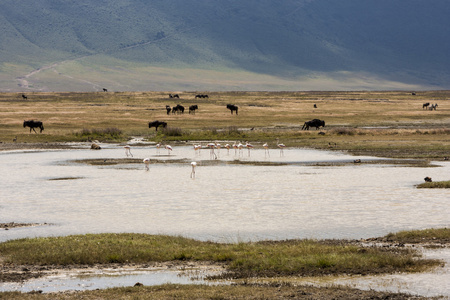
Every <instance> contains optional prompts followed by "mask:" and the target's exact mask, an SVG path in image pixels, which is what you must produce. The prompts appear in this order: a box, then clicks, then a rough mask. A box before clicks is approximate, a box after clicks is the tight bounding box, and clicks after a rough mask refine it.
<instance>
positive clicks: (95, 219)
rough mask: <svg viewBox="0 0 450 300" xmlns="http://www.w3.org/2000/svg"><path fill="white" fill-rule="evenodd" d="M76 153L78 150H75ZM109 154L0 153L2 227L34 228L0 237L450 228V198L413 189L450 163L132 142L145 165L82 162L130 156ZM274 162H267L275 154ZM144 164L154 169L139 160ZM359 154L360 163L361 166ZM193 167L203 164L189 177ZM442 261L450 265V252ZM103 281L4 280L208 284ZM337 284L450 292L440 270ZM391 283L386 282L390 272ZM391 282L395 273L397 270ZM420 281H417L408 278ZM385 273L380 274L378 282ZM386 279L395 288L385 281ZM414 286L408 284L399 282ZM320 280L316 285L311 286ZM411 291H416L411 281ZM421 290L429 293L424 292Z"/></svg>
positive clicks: (75, 284)
mask: <svg viewBox="0 0 450 300" xmlns="http://www.w3.org/2000/svg"><path fill="white" fill-rule="evenodd" d="M77 146H79V145H77ZM101 146H102V147H103V149H102V150H99V151H94V150H90V149H88V147H89V145H86V149H73V150H57V151H5V152H0V166H1V170H2V175H3V176H2V181H1V182H0V186H1V189H0V191H1V194H0V222H1V223H8V222H20V223H39V224H44V223H46V225H39V226H35V227H24V228H14V229H11V230H2V231H0V242H2V241H6V240H9V239H17V238H23V237H41V236H60V235H69V234H85V233H100V232H140V233H149V234H169V235H182V236H186V237H192V238H195V239H199V240H212V241H218V242H236V241H250V240H253V241H254V240H265V239H277V240H278V239H291V238H300V239H301V238H316V239H325V238H347V239H360V238H369V237H378V236H383V235H386V234H387V233H389V232H396V231H399V230H409V229H423V228H431V227H435V228H439V227H448V226H449V224H450V213H449V210H448V200H449V198H450V197H449V196H450V194H449V191H448V190H445V189H417V188H416V187H415V185H416V184H419V183H421V182H423V178H424V177H426V176H429V177H432V178H433V180H435V181H439V180H448V174H450V163H449V162H435V164H437V165H439V166H440V167H436V168H420V167H410V166H399V165H394V164H389V163H386V164H367V163H366V162H368V161H376V160H379V159H378V158H374V157H354V156H351V155H348V154H346V153H343V152H334V151H333V152H332V151H318V150H310V149H301V148H289V149H285V150H284V153H283V155H281V153H280V150H277V149H271V150H270V153H269V154H267V153H265V150H264V149H262V147H256V149H252V150H251V151H250V152H248V151H247V150H246V149H245V150H243V151H242V153H239V151H237V152H235V150H230V151H227V150H226V149H223V148H222V149H220V150H215V152H214V154H215V155H216V156H217V159H214V157H213V156H212V153H211V151H210V150H209V149H203V150H200V151H195V150H194V149H193V147H188V146H180V147H173V151H172V152H170V153H169V152H168V150H164V149H159V150H158V149H156V148H155V146H132V149H131V152H132V154H133V157H134V158H139V159H140V161H139V163H120V164H107V163H105V164H100V165H91V164H87V163H82V162H79V160H86V159H94V160H98V161H100V162H101V161H104V162H107V161H109V160H112V159H119V160H121V159H125V158H126V156H125V150H124V148H123V147H122V146H120V145H101ZM269 155H270V156H269ZM146 157H149V158H150V159H151V163H150V165H149V171H146V169H145V165H144V164H143V163H140V162H141V161H142V159H143V158H146ZM355 159H361V161H362V163H361V164H354V163H353V161H354V160H355ZM191 161H196V162H197V167H196V168H195V171H196V172H195V178H191V172H192V167H191ZM445 253H446V254H445V255H440V256H438V258H440V257H442V256H445V258H446V260H447V262H448V251H447V252H445ZM117 272H118V273H114V272H113V271H111V272H108V271H107V270H106V271H105V270H103V271H102V273H101V274H95V273H94V274H91V273H90V274H86V273H83V274H77V273H73V272H72V271H70V272H68V273H67V274H64V273H63V274H58V275H55V276H49V277H45V278H42V279H37V280H30V281H28V282H26V283H22V284H15V283H4V284H1V285H0V290H2V291H6V290H20V291H23V292H26V291H30V290H33V289H41V290H43V291H44V292H51V291H58V290H59V291H61V290H67V289H94V288H105V287H112V286H123V285H127V286H130V285H132V284H134V283H135V282H137V281H141V282H143V283H144V284H145V285H150V284H162V283H165V282H172V283H201V282H203V280H202V278H201V276H199V278H198V280H197V281H191V280H190V279H189V277H186V276H180V275H179V273H178V272H173V271H170V272H166V271H164V270H157V271H150V272H149V271H140V270H131V271H130V272H124V270H118V271H117ZM428 274H430V273H426V274H425V275H419V276H420V277H417V276H416V277H414V278H419V279H420V282H421V285H419V284H414V282H417V281H416V279H414V278H411V277H408V276H409V275H404V276H403V275H397V276H399V277H398V278H397V279H390V278H392V277H373V278H371V277H370V278H369V279H368V280H366V281H365V280H363V279H359V278H353V279H347V278H341V279H339V280H338V281H337V282H335V283H343V284H347V285H351V286H355V287H359V288H372V289H381V290H392V289H393V291H405V289H404V288H403V287H404V286H407V288H406V292H411V293H413V294H421V295H424V296H434V295H447V296H448V295H449V294H450V292H449V291H448V290H446V289H445V288H444V289H437V290H436V288H430V287H433V286H434V287H436V286H438V285H437V284H436V283H438V284H439V283H441V284H442V285H443V286H444V287H445V282H446V278H448V267H446V269H445V272H444V273H442V272H440V271H437V272H436V271H433V272H431V274H432V275H430V276H428ZM389 276H390V275H389ZM392 276H395V275H392ZM412 276H414V275H412ZM380 278H381V279H380ZM383 278H388V279H387V280H388V283H386V282H385V281H383ZM405 281H406V282H408V283H409V284H408V285H407V283H404V282H405ZM315 284H320V283H317V282H315ZM411 284H412V285H411ZM424 289H425V290H424Z"/></svg>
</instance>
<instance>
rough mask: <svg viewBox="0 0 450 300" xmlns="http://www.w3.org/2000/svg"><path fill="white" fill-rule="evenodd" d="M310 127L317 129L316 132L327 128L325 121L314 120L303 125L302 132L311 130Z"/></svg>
mask: <svg viewBox="0 0 450 300" xmlns="http://www.w3.org/2000/svg"><path fill="white" fill-rule="evenodd" d="M309 127H316V130H317V129H319V127H325V121H322V120H319V119H313V120H311V121H306V122H305V124H303V127H302V130H309Z"/></svg>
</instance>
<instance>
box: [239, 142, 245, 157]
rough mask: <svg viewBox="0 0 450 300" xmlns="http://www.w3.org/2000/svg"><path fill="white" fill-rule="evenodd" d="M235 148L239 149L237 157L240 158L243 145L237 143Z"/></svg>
mask: <svg viewBox="0 0 450 300" xmlns="http://www.w3.org/2000/svg"><path fill="white" fill-rule="evenodd" d="M237 147H238V149H239V156H241V153H242V148H244V145H243V144H242V143H241V142H239V144H238V145H237Z"/></svg>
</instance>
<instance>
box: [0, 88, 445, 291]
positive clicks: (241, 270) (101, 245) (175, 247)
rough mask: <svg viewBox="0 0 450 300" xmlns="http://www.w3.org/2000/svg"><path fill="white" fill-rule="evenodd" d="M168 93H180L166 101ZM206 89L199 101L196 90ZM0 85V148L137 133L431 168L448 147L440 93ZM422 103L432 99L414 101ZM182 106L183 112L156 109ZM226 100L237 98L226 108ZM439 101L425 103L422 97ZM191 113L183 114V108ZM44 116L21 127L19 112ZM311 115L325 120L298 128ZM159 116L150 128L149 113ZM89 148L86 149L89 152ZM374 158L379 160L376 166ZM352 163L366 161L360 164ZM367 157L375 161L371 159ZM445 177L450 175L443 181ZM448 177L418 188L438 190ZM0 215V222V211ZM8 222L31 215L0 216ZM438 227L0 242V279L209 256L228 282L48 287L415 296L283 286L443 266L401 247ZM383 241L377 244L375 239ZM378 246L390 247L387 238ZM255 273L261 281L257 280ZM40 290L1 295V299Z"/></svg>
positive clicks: (440, 241) (118, 139)
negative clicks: (227, 238)
mask: <svg viewBox="0 0 450 300" xmlns="http://www.w3.org/2000/svg"><path fill="white" fill-rule="evenodd" d="M169 93H171V94H178V95H179V98H170V97H169ZM197 94H207V95H208V98H197V97H196V95H197ZM25 95H26V99H25V97H22V94H19V93H1V94H0V120H1V122H0V128H1V130H0V142H1V143H0V150H2V151H9V150H21V149H64V148H71V147H74V143H72V142H89V143H95V142H96V141H98V142H101V143H108V142H111V143H122V144H123V145H125V144H126V142H127V141H129V140H130V139H132V138H136V137H139V138H141V139H142V140H143V141H146V142H152V143H155V144H156V143H162V144H166V143H169V142H170V143H171V144H172V145H173V144H183V145H186V144H187V145H191V144H194V143H199V142H200V143H204V144H206V143H208V142H217V141H220V142H221V143H222V144H225V143H226V142H228V143H230V144H232V143H234V142H239V141H241V142H246V141H248V142H250V143H252V144H253V145H255V147H262V144H263V143H268V145H269V147H270V148H277V144H278V143H281V142H282V143H284V144H285V145H286V146H287V147H305V148H313V149H326V150H330V151H345V152H349V153H351V154H354V155H368V156H378V157H385V158H389V159H392V160H391V161H390V162H391V163H399V164H411V165H415V166H422V167H424V168H428V167H433V164H432V161H439V160H448V158H449V156H450V138H449V137H450V126H449V124H450V91H422V92H420V91H416V92H414V93H412V92H406V91H385V92H367V91H361V92H358V91H352V92H179V91H178V92H177V91H175V92H173V91H172V92H93V93H71V92H67V93H37V92H36V93H34V92H33V93H26V94H25ZM425 103H429V104H430V105H428V106H424V104H425ZM177 104H180V105H183V106H184V107H185V112H184V113H183V114H178V113H175V114H173V113H172V112H170V113H167V110H166V106H169V107H174V106H176V105H177ZM227 104H233V105H236V106H238V108H239V109H238V113H237V114H236V113H235V112H233V113H231V111H230V110H229V109H227V107H226V106H227ZM433 104H437V107H436V109H435V110H430V107H431V105H433ZM191 105H197V106H198V110H196V112H195V114H194V113H189V106H191ZM31 119H34V120H39V121H42V122H43V125H44V130H43V132H42V133H39V129H36V130H37V131H38V133H34V132H33V131H31V132H30V129H29V128H28V127H27V128H24V127H23V122H24V120H31ZM312 119H320V120H324V121H325V127H321V128H319V129H316V128H310V129H309V130H302V126H303V124H304V123H305V122H306V121H309V120H312ZM155 120H158V121H162V122H166V123H167V127H165V128H162V127H160V128H159V129H158V130H155V128H149V126H148V124H149V122H152V121H155ZM93 151H94V150H93ZM382 162H383V161H382V160H381V161H380V163H382ZM358 163H363V164H364V163H365V162H364V161H363V162H358ZM372 163H373V162H372ZM449 180H450V178H449ZM449 186H450V181H441V182H436V183H435V182H431V183H430V182H428V183H427V185H426V186H424V187H436V188H448V187H449ZM0 222H1V220H0ZM1 225H2V227H1V229H0V230H6V229H8V230H15V229H16V226H27V225H31V224H20V220H17V223H10V224H5V223H2V224H1ZM449 240H450V230H449V229H447V228H437V229H427V230H420V231H410V232H400V233H392V234H390V235H388V236H385V237H378V238H376V237H374V238H373V239H372V240H371V241H364V242H365V243H367V242H371V243H372V244H371V246H370V247H367V246H363V245H362V243H361V241H347V240H288V241H262V242H249V243H247V242H246V243H244V242H242V243H232V244H222V243H213V242H200V241H196V240H191V239H188V238H183V237H170V236H158V235H156V236H154V235H145V234H144V235H143V234H93V235H82V236H68V237H58V238H36V239H20V240H12V241H7V242H4V243H1V244H0V264H1V267H2V272H1V273H0V280H1V281H3V282H7V281H21V280H26V279H27V278H32V277H37V276H41V273H42V272H41V271H42V270H44V269H58V268H77V267H86V266H108V265H116V266H117V265H119V266H120V265H130V264H136V265H143V264H150V265H151V264H158V263H165V264H167V263H169V264H175V265H182V264H187V263H196V264H214V265H220V266H221V267H223V268H224V270H225V271H224V272H223V273H222V275H220V277H221V278H222V279H230V278H232V279H234V280H236V281H235V283H234V284H231V285H201V286H198V285H162V286H153V287H147V286H139V285H138V286H134V287H127V288H114V289H105V290H96V291H82V292H70V293H67V292H66V293H55V294H52V295H51V296H50V297H51V298H53V299H78V298H88V299H110V298H120V299H142V298H156V299H172V298H180V299H270V298H294V299H295V298H304V299H338V298H342V299H421V298H422V297H420V296H411V295H406V294H399V293H389V292H377V291H373V290H369V291H362V290H357V289H352V288H346V287H338V286H332V287H326V288H324V287H321V288H319V287H313V286H298V285H296V284H292V283H291V282H290V281H289V280H287V279H286V278H288V277H289V276H328V275H339V274H363V275H365V274H380V273H394V272H420V271H423V270H427V269H430V268H433V267H436V266H439V265H440V264H442V262H440V261H437V260H429V259H422V258H420V253H419V252H417V251H416V250H414V248H410V247H403V246H404V245H405V244H420V245H423V244H427V245H429V246H430V245H431V246H432V247H448V243H449ZM380 244H383V245H384V246H379V245H380ZM386 245H389V246H388V247H387V246H386ZM255 278H266V279H267V278H269V279H270V281H266V282H265V283H261V282H258V281H255V280H254V279H255ZM48 297H49V295H44V294H40V293H38V292H34V293H18V292H4V293H0V298H4V299H44V298H48Z"/></svg>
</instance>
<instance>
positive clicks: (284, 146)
mask: <svg viewBox="0 0 450 300" xmlns="http://www.w3.org/2000/svg"><path fill="white" fill-rule="evenodd" d="M277 147H278V148H280V156H284V151H283V149H284V148H286V145H285V144H280V143H279V142H278V139H277Z"/></svg>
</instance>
